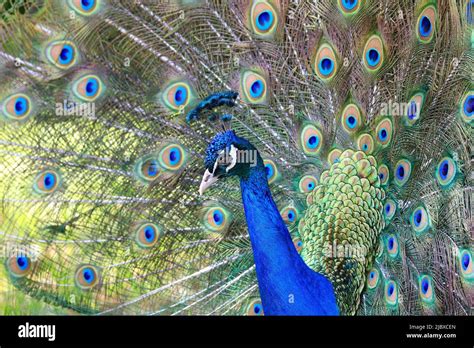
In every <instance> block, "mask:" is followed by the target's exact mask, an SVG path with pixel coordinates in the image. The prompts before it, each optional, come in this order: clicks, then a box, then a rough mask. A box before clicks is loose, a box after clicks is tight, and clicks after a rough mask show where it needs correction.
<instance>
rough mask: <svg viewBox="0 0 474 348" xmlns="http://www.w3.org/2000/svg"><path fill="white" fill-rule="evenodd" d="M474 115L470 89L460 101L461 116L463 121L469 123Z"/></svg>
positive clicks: (473, 94)
mask: <svg viewBox="0 0 474 348" xmlns="http://www.w3.org/2000/svg"><path fill="white" fill-rule="evenodd" d="M472 115H474V92H473V91H470V92H468V93H467V94H466V96H465V97H464V98H463V101H462V103H461V116H462V119H463V121H464V122H466V123H470V122H472V120H473V117H472Z"/></svg>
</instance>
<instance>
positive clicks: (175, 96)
mask: <svg viewBox="0 0 474 348" xmlns="http://www.w3.org/2000/svg"><path fill="white" fill-rule="evenodd" d="M193 99H194V95H193V90H192V88H191V85H190V84H189V83H187V82H186V81H181V82H174V83H171V84H169V85H168V86H167V87H166V88H165V89H164V91H163V92H162V93H161V100H162V102H163V104H164V105H165V106H166V107H167V108H168V109H170V110H171V111H180V110H182V109H183V108H185V107H186V106H187V105H189V103H190V102H191V101H192V100H193Z"/></svg>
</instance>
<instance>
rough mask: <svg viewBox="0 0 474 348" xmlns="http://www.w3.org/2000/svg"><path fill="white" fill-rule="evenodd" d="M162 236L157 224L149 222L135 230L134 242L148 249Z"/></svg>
mask: <svg viewBox="0 0 474 348" xmlns="http://www.w3.org/2000/svg"><path fill="white" fill-rule="evenodd" d="M161 236H162V232H161V229H160V228H159V227H158V225H156V224H153V223H151V222H149V223H145V224H142V225H140V227H138V228H137V229H136V231H135V238H134V239H135V242H136V243H137V244H138V246H139V247H141V248H144V249H149V248H152V247H154V246H155V245H156V244H157V243H158V241H159V240H160V238H161Z"/></svg>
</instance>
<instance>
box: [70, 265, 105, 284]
mask: <svg viewBox="0 0 474 348" xmlns="http://www.w3.org/2000/svg"><path fill="white" fill-rule="evenodd" d="M75 281H76V285H77V286H78V287H79V288H81V289H83V290H88V289H92V288H94V287H95V286H97V285H98V284H99V283H100V275H99V270H98V269H97V268H96V267H94V266H92V265H84V266H81V267H79V268H78V269H77V271H76V274H75Z"/></svg>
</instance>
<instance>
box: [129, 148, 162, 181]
mask: <svg viewBox="0 0 474 348" xmlns="http://www.w3.org/2000/svg"><path fill="white" fill-rule="evenodd" d="M134 172H135V174H136V176H137V178H138V179H139V180H140V181H142V182H144V183H145V184H146V183H150V182H152V181H154V180H155V179H156V178H158V176H159V175H160V173H161V168H160V164H159V161H158V158H157V157H155V156H153V155H152V156H146V157H144V158H141V159H139V160H138V161H137V163H136V164H135V169H134Z"/></svg>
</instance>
